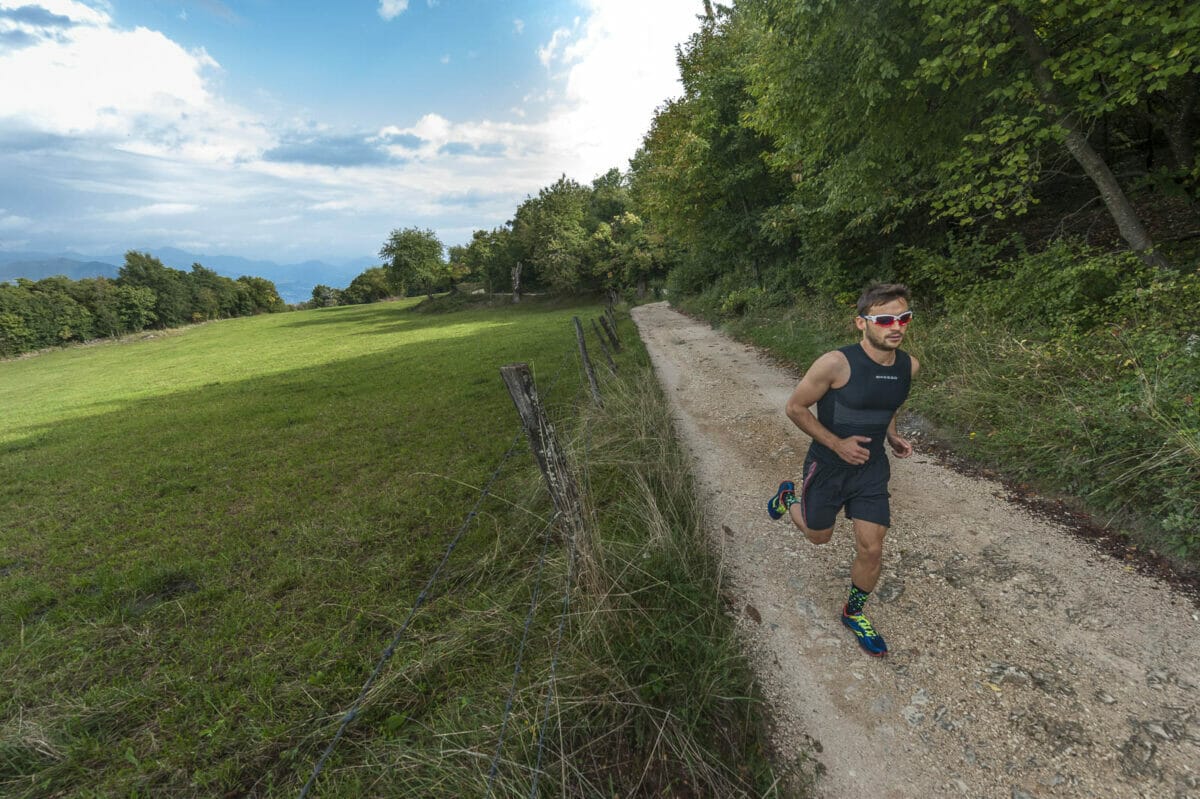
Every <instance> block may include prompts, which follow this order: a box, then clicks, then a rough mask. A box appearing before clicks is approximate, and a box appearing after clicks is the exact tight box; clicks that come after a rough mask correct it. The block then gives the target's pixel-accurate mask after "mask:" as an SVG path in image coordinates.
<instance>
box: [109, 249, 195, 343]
mask: <svg viewBox="0 0 1200 799" xmlns="http://www.w3.org/2000/svg"><path fill="white" fill-rule="evenodd" d="M117 275H118V276H117V283H118V284H119V285H122V286H141V287H143V288H148V289H150V290H151V291H153V292H154V295H155V298H156V299H155V305H154V316H155V320H156V321H157V323H158V325H159V326H160V327H179V326H180V325H183V324H185V323H187V322H190V321H192V319H191V291H190V287H189V285H188V280H187V273H186V272H181V271H180V270H178V269H171V268H170V267H167V266H163V263H162V261H160V260H158V259H157V258H155V257H153V256H151V255H150V254H149V253H143V252H138V251H136V250H130V251H129V252H127V253H125V264H124V265H123V266H122V267H121V268H120V270H119V271H118V273H117Z"/></svg>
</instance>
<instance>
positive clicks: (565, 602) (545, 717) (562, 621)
mask: <svg viewBox="0 0 1200 799" xmlns="http://www.w3.org/2000/svg"><path fill="white" fill-rule="evenodd" d="M567 548H568V552H567V587H566V590H564V591H563V599H562V611H561V612H560V613H559V616H558V634H557V635H556V636H555V639H554V648H553V650H551V651H552V654H551V656H550V679H549V681H548V682H547V683H546V701H545V702H544V703H543V705H542V724H541V727H540V728H539V730H538V740H537V758H536V760H535V761H534V764H533V782H532V784H531V785H530V787H529V799H537V791H538V782H539V779H540V777H541V774H542V753H543V752H544V751H545V748H546V728H547V727H548V726H549V723H550V701H551V699H553V697H554V695H555V693H556V692H557V687H558V683H557V681H556V675H557V670H558V653H559V650H560V648H561V646H562V640H563V631H564V630H565V629H566V626H567V617H568V616H569V615H570V612H571V587H572V585H571V584H572V581H573V578H574V576H575V541H574V540H573V539H568V542H567Z"/></svg>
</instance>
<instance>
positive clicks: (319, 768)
mask: <svg viewBox="0 0 1200 799" xmlns="http://www.w3.org/2000/svg"><path fill="white" fill-rule="evenodd" d="M572 352H573V351H572V350H571V349H570V348H568V349H567V350H566V351H565V352H564V353H563V358H562V361H561V363H560V364H559V366H558V369H557V370H556V371H555V373H554V376H553V377H552V378H551V380H550V385H549V387H548V388H547V389H546V392H545V395H544V399H543V402H545V401H546V400H548V399H549V397H550V396H551V394H552V393H553V392H554V389H555V387H556V386H557V385H558V381H559V378H560V377H562V375H563V373H564V371H565V368H566V365H567V362H568V360H569V359H570V357H571V355H572ZM577 400H578V394H577V395H576V401H577ZM524 432H525V431H524V429H519V430H518V431H517V434H516V435H515V436H514V437H513V440H512V443H511V444H510V445H509V447H508V450H507V451H506V452H505V453H504V455H503V457H501V458H500V462H499V463H498V464H496V468H495V469H494V470H493V471H492V474H491V476H490V477H489V478H488V480H487V482H486V483H485V484H484V486H483V489H482V490H481V491H480V492H479V496H478V498H477V499H476V500H475V505H474V506H473V507H472V508H471V510H470V512H469V513H467V515H466V518H465V519H464V520H463V523H462V525H461V526H460V527H459V529H458V531H457V532H456V533H455V535H454V537H453V538H452V539H451V540H450V543H449V545H448V546H447V547H446V550H445V552H444V553H443V554H442V559H441V562H439V563H438V565H437V568H435V569H434V570H433V573H432V574H431V575H430V576H429V579H428V580H427V581H426V583H425V586H424V587H423V588H422V589H421V593H419V594H418V595H417V599H416V601H415V602H414V603H413V607H412V609H411V610H410V611H409V613H408V616H407V618H405V620H404V623H403V624H401V625H400V628H399V629H398V630H397V631H396V633H395V635H393V636H392V640H391V643H389V644H388V646H387V648H385V649H384V650H383V653H382V655H381V656H380V658H379V660H378V662H377V663H376V664H375V669H374V670H373V671H372V672H371V675H370V676H369V677H368V678H367V681H366V682H365V683H363V687H362V689H361V690H360V691H359V692H358V696H357V697H356V698H355V700H354V703H353V704H352V705H351V706H350V709H349V710H348V711H346V713H345V714H344V715H343V716H342V720H341V722H340V723H339V724H338V728H337V732H336V733H334V736H333V739H332V740H331V741H330V742H329V744H328V746H326V747H325V750H324V751H323V752H322V753H321V756H320V758H318V760H317V762H316V765H314V766H313V771H312V774H311V775H310V776H309V778H308V781H307V782H305V783H304V787H303V788H301V789H300V795H299V799H308V796H309V794H310V792H311V791H312V788H313V786H314V785H316V782H317V779H318V778H319V777H320V776H321V773H322V772H323V771H324V769H325V766H326V764H327V763H328V762H329V758H330V757H331V756H332V755H333V752H334V750H335V749H336V748H337V745H338V743H339V742H340V741H341V740H342V738H343V736H344V735H345V733H346V728H347V727H349V726H350V724H351V722H353V721H354V720H355V719H356V718H358V715H359V713H360V712H361V710H362V705H363V702H364V701H365V700H366V697H367V694H368V693H369V692H370V690H371V686H372V685H374V684H375V680H377V679H378V678H379V675H380V674H381V673H382V672H383V669H384V667H385V666H386V665H387V663H388V661H390V660H391V659H392V656H393V655H395V653H396V647H397V645H398V644H399V643H400V641H401V639H402V638H403V637H404V634H405V632H407V630H408V627H409V625H410V624H411V623H412V620H413V618H415V617H416V615H417V611H418V610H419V609H420V608H421V606H422V605H423V604H424V602H425V599H426V598H427V596H428V594H429V590H430V589H431V588H432V587H433V585H434V583H435V582H436V581H437V579H438V577H439V576H440V575H441V572H442V569H443V568H444V567H445V565H446V563H447V562H448V561H449V560H450V556H451V555H452V554H453V553H454V550H455V548H456V547H457V546H458V543H459V541H460V540H461V539H462V537H463V535H464V534H465V533H466V531H467V529H468V528H469V527H470V526H471V523H472V522H473V521H474V520H475V517H476V516H477V515H478V514H479V509H480V507H482V505H483V502H484V500H485V499H487V497H488V494H489V493H490V492H491V488H492V486H493V485H494V484H495V482H496V480H497V479H499V477H500V473H501V471H502V470H503V469H504V465H505V464H506V463H507V462H508V460H509V459H510V458H511V457H512V456H513V455H514V454H515V453H516V451H517V447H518V445H519V444H520V443H521V438H522V436H523V435H524ZM557 519H558V514H555V515H554V517H553V518H552V519H551V520H550V522H549V523H548V524H547V525H546V531H545V540H546V542H548V541H549V539H550V535H549V531H550V529H551V528H552V527H553V526H554V522H555V521H556V520H557ZM571 545H572V550H573V546H574V542H573V541H572V542H571ZM572 554H573V552H572ZM545 557H546V544H545V543H544V544H543V548H542V555H541V559H540V560H539V563H538V584H537V585H535V588H534V604H536V601H537V596H538V593H539V589H540V584H541V573H542V566H543V564H544V563H545ZM571 568H573V567H571V566H568V573H567V574H568V577H567V586H568V587H567V591H568V593H569V592H570V582H571V578H570V570H571ZM533 609H534V608H533V605H531V608H530V614H529V616H528V617H527V618H526V621H525V632H524V633H523V634H522V637H521V650H520V652H519V653H518V656H517V666H516V670H515V673H514V675H513V691H515V689H516V683H517V678H518V676H519V674H520V668H521V658H522V656H523V652H524V648H525V640H526V637H527V636H528V633H529V624H530V620H531V619H532V615H533ZM561 639H562V629H561V625H560V629H559V640H560V641H561ZM552 666H553V664H552ZM513 691H510V693H509V697H508V701H507V702H506V703H505V712H504V721H503V723H502V725H501V731H500V740H499V742H498V743H497V745H496V758H495V759H494V760H493V762H492V767H491V771H490V773H489V776H488V793H489V795H490V793H491V789H492V783H493V781H494V779H495V773H496V770H497V767H498V764H499V756H500V752H501V747H502V746H503V744H504V734H505V727H506V726H507V724H508V717H509V715H510V713H511V709H512V701H513V696H514V693H513ZM539 762H540V752H539ZM535 773H536V772H535Z"/></svg>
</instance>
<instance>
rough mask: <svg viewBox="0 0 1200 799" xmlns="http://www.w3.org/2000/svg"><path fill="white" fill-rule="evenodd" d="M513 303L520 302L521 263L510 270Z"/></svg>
mask: <svg viewBox="0 0 1200 799" xmlns="http://www.w3.org/2000/svg"><path fill="white" fill-rule="evenodd" d="M512 284H513V302H514V303H517V302H520V301H521V262H520V261H517V265H516V266H514V267H513V268H512Z"/></svg>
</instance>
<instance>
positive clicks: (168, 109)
mask: <svg viewBox="0 0 1200 799" xmlns="http://www.w3.org/2000/svg"><path fill="white" fill-rule="evenodd" d="M0 6H6V7H11V0H0ZM45 8H46V10H47V11H49V12H50V13H52V14H55V15H58V16H60V17H66V18H68V19H69V20H70V21H71V23H76V24H56V25H55V27H54V28H53V34H54V35H46V36H37V31H26V32H27V33H32V34H34V35H35V36H36V38H37V41H36V43H34V44H32V45H30V46H27V47H22V48H16V49H10V50H8V51H7V52H4V53H3V54H0V124H4V123H8V124H9V125H15V126H18V127H24V128H32V129H35V130H38V131H42V132H46V133H53V134H58V135H63V136H94V137H100V138H102V139H107V140H108V141H110V142H118V141H119V142H121V146H122V147H123V148H126V149H128V150H130V151H132V152H141V153H146V154H156V155H162V154H165V153H168V152H180V151H188V152H189V153H190V154H191V155H192V156H193V157H198V158H210V159H214V160H221V159H232V158H236V157H238V156H245V155H247V154H249V153H251V152H253V151H254V150H255V149H256V148H257V147H259V146H261V143H262V142H263V141H264V140H265V134H264V131H263V130H262V128H261V126H259V125H257V124H256V123H255V122H254V120H252V119H251V118H250V117H249V115H248V114H246V112H244V111H242V110H240V109H237V108H234V107H232V106H230V105H228V104H226V103H223V102H221V101H220V100H218V99H217V98H216V97H214V96H213V95H212V93H210V91H209V90H208V87H207V76H208V74H209V73H211V72H213V71H216V70H218V69H219V65H218V64H217V62H216V61H215V60H213V58H212V57H211V56H209V55H208V53H207V52H205V51H204V50H203V49H199V50H194V51H188V50H186V49H184V48H183V47H181V46H180V45H178V44H176V43H175V42H173V41H171V40H170V39H168V38H167V37H166V36H164V35H163V34H161V33H159V32H157V31H151V30H148V29H146V28H136V29H134V30H120V29H117V28H116V27H114V26H113V24H112V20H111V19H110V18H109V17H108V16H107V15H105V14H103V13H102V12H100V11H97V10H95V9H92V8H89V7H87V6H83V5H82V4H79V3H73V2H68V1H66V0H46V2H45ZM47 31H49V29H48V28H44V29H43V32H47Z"/></svg>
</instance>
